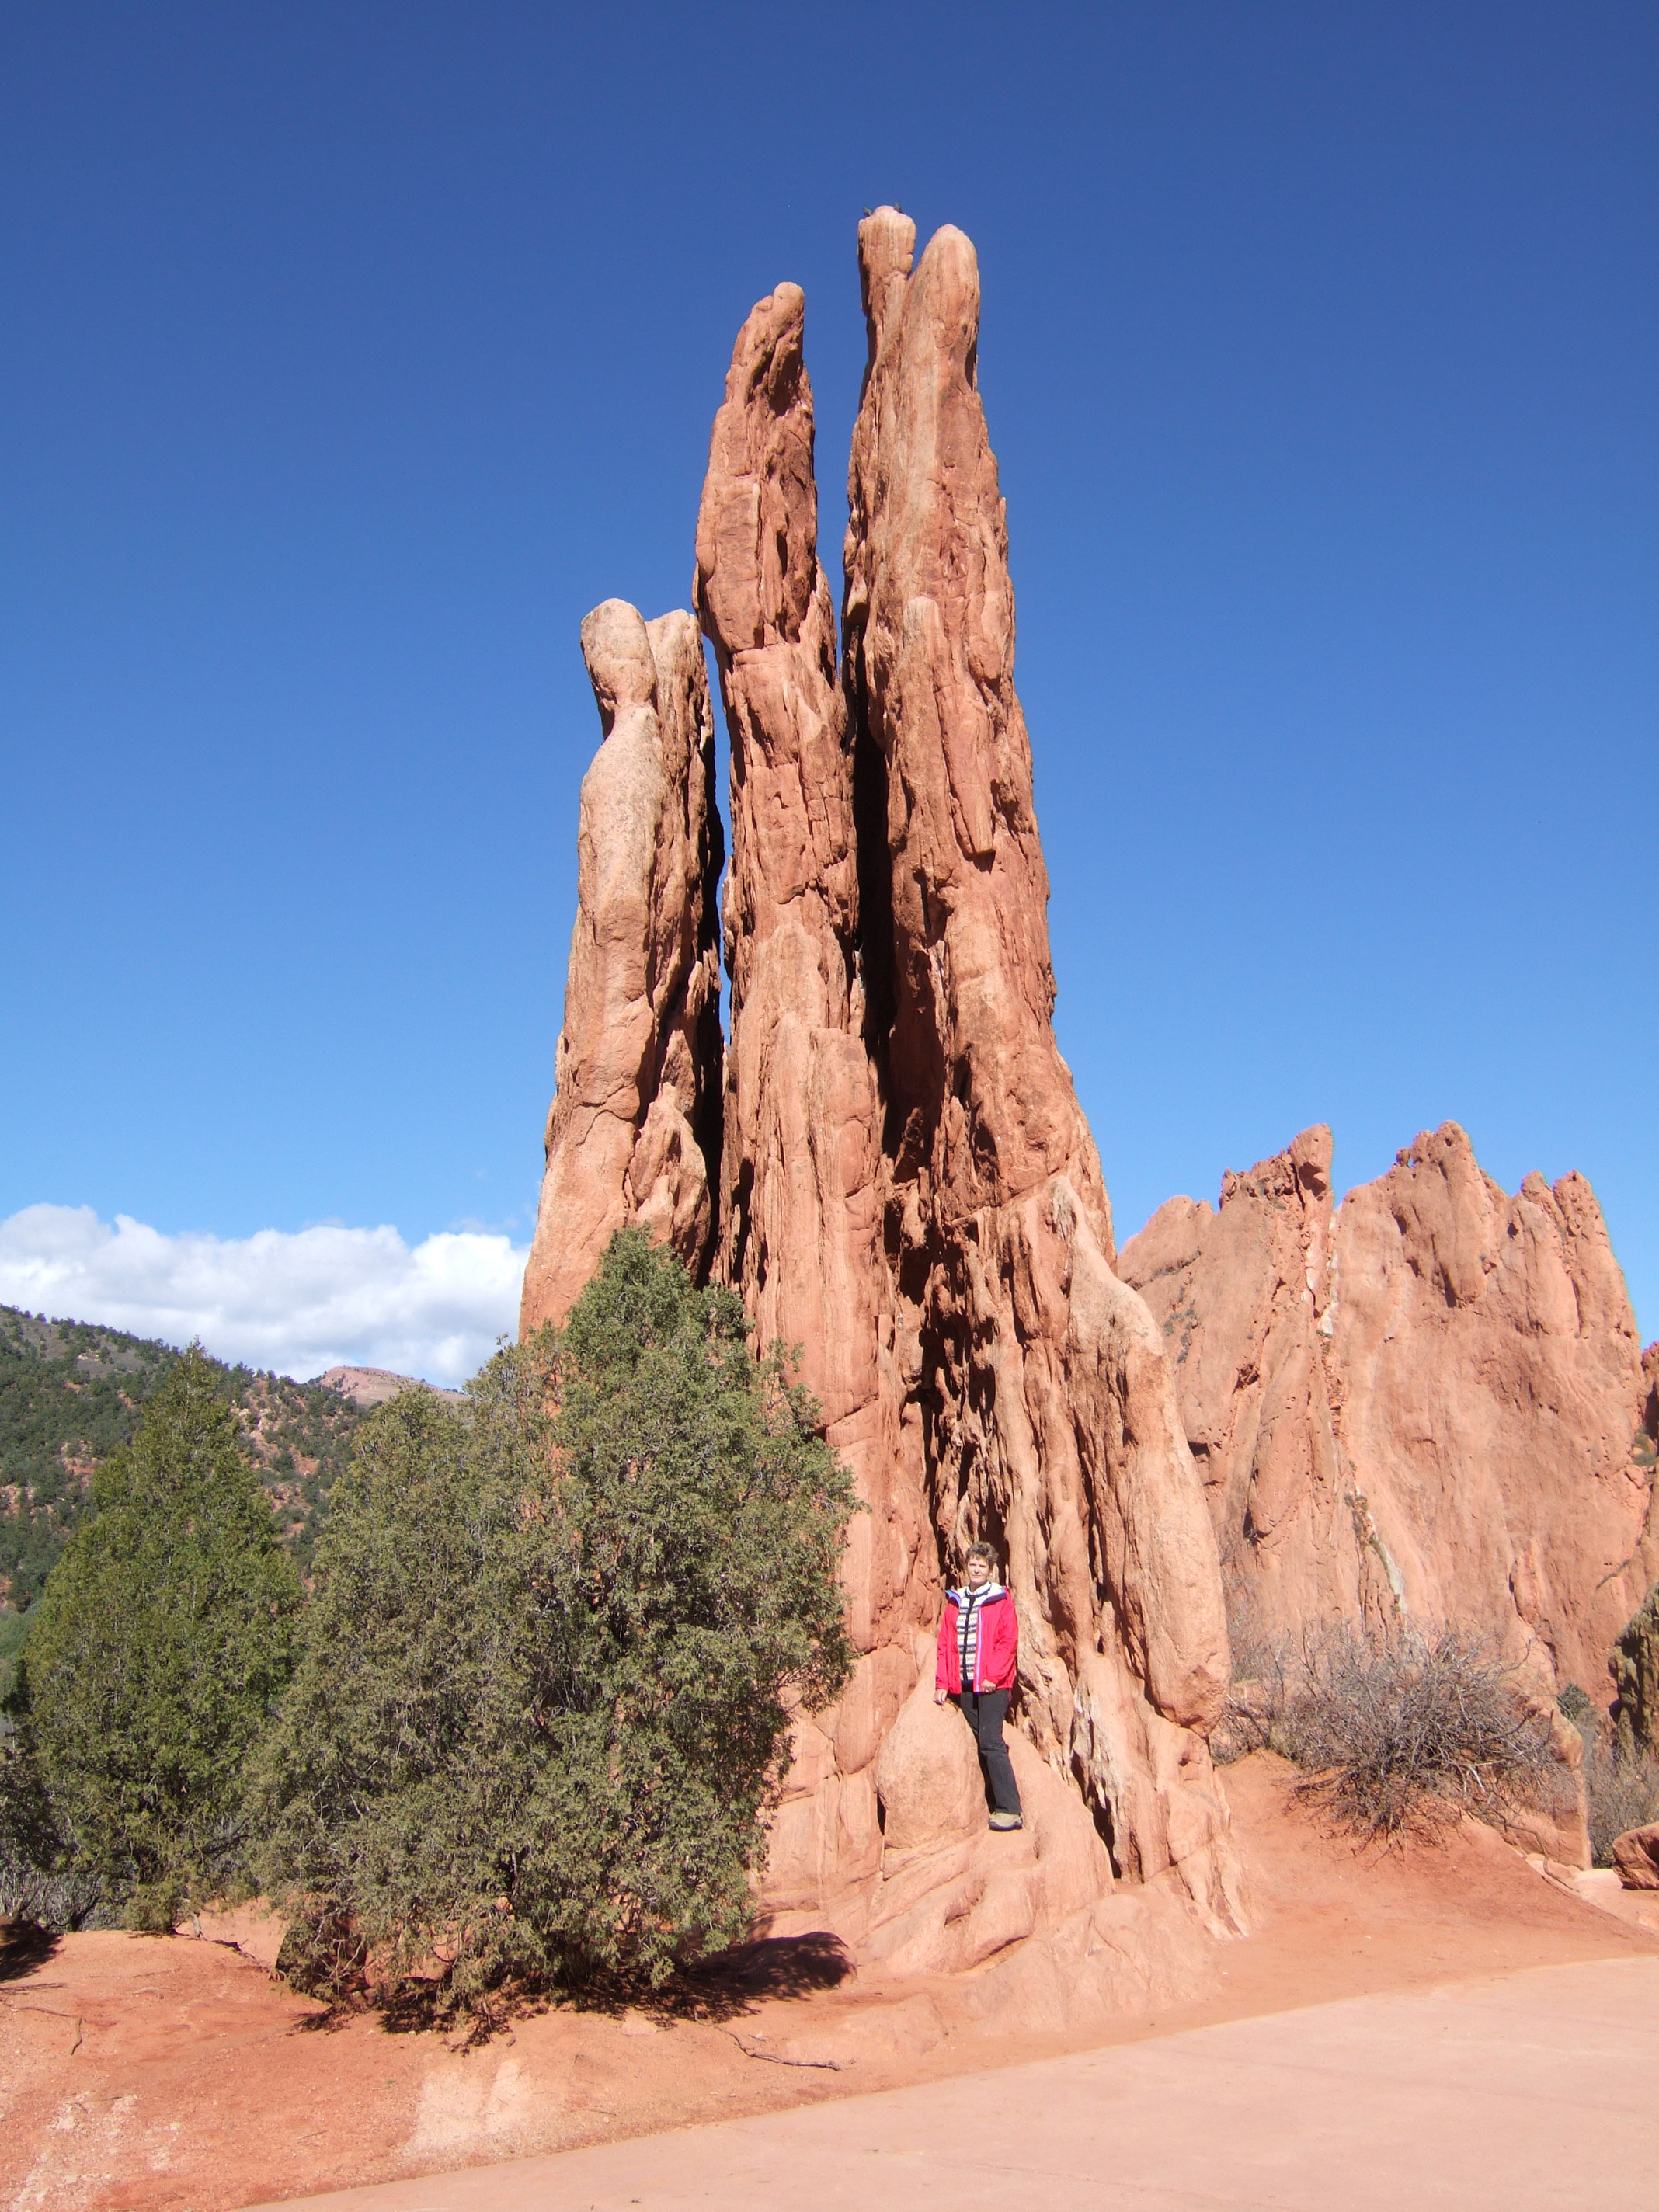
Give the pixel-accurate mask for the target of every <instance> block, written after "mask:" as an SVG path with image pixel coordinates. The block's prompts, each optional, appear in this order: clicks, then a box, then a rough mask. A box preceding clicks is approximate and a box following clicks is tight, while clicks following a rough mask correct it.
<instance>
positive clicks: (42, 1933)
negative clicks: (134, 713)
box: [0, 1920, 62, 1982]
mask: <svg viewBox="0 0 1659 2212" xmlns="http://www.w3.org/2000/svg"><path fill="white" fill-rule="evenodd" d="M61 1940H62V1939H61V1938H60V1937H59V1936H56V1935H54V1934H53V1932H52V1929H50V1928H42V1927H40V1926H39V1925H37V1923H35V1922H34V1921H33V1920H0V1982H15V1981H20V1980H21V1978H22V1977H23V1976H24V1975H25V1974H32V1973H33V1972H34V1970H35V1968H36V1967H37V1966H45V1965H46V1961H47V1960H48V1959H50V1958H51V1957H52V1954H53V1952H54V1951H56V1950H57V1948H58V1943H59V1942H60V1941H61Z"/></svg>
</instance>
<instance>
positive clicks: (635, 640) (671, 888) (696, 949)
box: [519, 599, 722, 1335]
mask: <svg viewBox="0 0 1659 2212" xmlns="http://www.w3.org/2000/svg"><path fill="white" fill-rule="evenodd" d="M581 642H582V658H583V659H584V660H585V661H586V664H587V672H588V676H589V678H590V680H591V681H592V686H593V696H594V699H595V700H596V702H598V705H599V721H600V725H601V728H602V731H603V733H604V734H603V738H602V742H601V744H600V746H599V751H598V753H597V754H596V755H595V756H594V758H593V763H592V766H591V767H590V768H589V769H588V771H587V774H586V775H585V776H584V777H583V779H582V790H581V813H580V826H579V828H578V830H577V838H576V851H577V891H576V921H575V926H574V928H573V929H572V931H571V933H570V964H569V970H568V979H567V981H566V984H565V1000H564V1027H563V1030H562V1032H561V1034H560V1037H559V1042H558V1050H557V1055H556V1069H557V1087H556V1091H555V1095H554V1099H553V1104H552V1108H551V1109H550V1112H549V1115H548V1117H547V1129H546V1135H545V1139H544V1141H545V1146H546V1152H547V1166H546V1171H545V1173H544V1176H543V1179H542V1193H541V1204H540V1207H539V1210H538V1217H537V1222H536V1234H535V1238H534V1241H533V1243H532V1246H531V1251H530V1259H529V1263H528V1265H527V1266H526V1269H525V1279H524V1291H523V1295H522V1298H521V1301H520V1316H519V1327H520V1334H521V1335H526V1334H529V1332H530V1331H531V1330H532V1329H534V1328H538V1327H539V1326H540V1325H541V1324H542V1323H543V1322H549V1321H551V1322H562V1321H563V1319H564V1317H565V1316H566V1315H567V1314H568V1311H569V1310H570V1307H571V1305H572V1304H573V1303H574V1300H575V1298H576V1296H577V1294H578V1292H579V1291H580V1290H581V1288H582V1286H583V1285H584V1284H585V1283H586V1281H587V1280H588V1279H589V1277H590V1276H591V1275H592V1273H594V1271H595V1269H596V1268H597V1267H598V1266H599V1259H600V1256H601V1255H602V1254H603V1253H604V1250H605V1246H606V1245H607V1244H608V1243H610V1241H611V1236H612V1235H613V1234H614V1232H615V1231H617V1230H618V1229H620V1228H623V1227H624V1226H626V1225H629V1224H630V1223H638V1224H640V1225H641V1226H643V1227H644V1228H646V1229H647V1230H648V1231H650V1233H651V1234H652V1235H653V1237H657V1238H658V1239H659V1240H665V1241H667V1242H669V1243H672V1245H673V1247H674V1249H675V1250H676V1251H677V1252H678V1254H679V1255H680V1257H681V1259H682V1260H684V1262H685V1264H686V1266H687V1267H690V1269H691V1270H692V1272H693V1273H695V1274H696V1275H697V1276H698V1277H699V1278H702V1276H704V1275H706V1274H707V1273H708V1267H709V1263H710V1260H711V1257H712V1254H713V1249H714V1235H715V1226H716V1223H715V1194H716V1190H717V1188H718V1173H719V1161H720V1073H721V1045H720V969H719V953H718V950H717V947H716V944H715V917H714V890H715V885H716V884H717V883H718V882H719V879H720V866H721V861H722V852H721V837H720V815H719V812H718V810H717V808H716V805H715V802H714V720H713V715H712V714H711V712H710V708H709V702H708V677H707V675H706V673H705V671H704V668H703V660H702V644H701V641H700V640H699V638H698V635H697V629H696V623H695V622H694V621H693V620H692V618H691V617H690V615H689V614H685V613H684V612H679V611H677V612H675V613H672V614H666V615H662V616H660V617H659V618H658V619H657V620H656V621H655V622H652V623H647V622H645V621H644V620H642V619H641V616H640V614H639V612H638V611H637V610H636V609H635V608H634V607H631V606H629V605H627V604H626V603H625V602H624V601H623V600H621V599H607V600H605V603H604V605H601V606H598V607H595V608H594V610H593V611H592V614H590V615H589V616H588V617H586V620H585V621H584V623H582V629H581Z"/></svg>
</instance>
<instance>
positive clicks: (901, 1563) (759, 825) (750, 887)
mask: <svg viewBox="0 0 1659 2212" xmlns="http://www.w3.org/2000/svg"><path fill="white" fill-rule="evenodd" d="M804 312H805V302H804V301H803V298H802V295H801V292H800V290H799V287H798V286H796V285H793V284H784V285H781V286H780V287H779V288H778V289H777V290H776V291H775V293H773V294H772V295H771V296H770V297H769V299H765V300H763V301H760V302H759V304H758V305H757V307H755V309H754V311H753V312H752V313H751V314H750V316H749V319H748V320H747V321H746V322H745V323H744V326H743V328H742V330H741V331H739V332H738V339H737V343H736V346H735V347H734V349H733V351H732V366H731V370H730V373H729V374H728V375H727V377H726V397H725V400H724V402H723V404H722V405H721V407H720V411H719V413H718V414H717V415H716V416H715V418H714V432H713V435H712V438H711V440H710V445H709V456H708V476H707V478H706V480H705V482H704V484H703V492H702V507H701V509H700V511H699V513H698V517H697V547H696V559H697V568H696V607H697V613H698V617H699V619H700V620H701V622H702V626H703V629H704V630H705V631H706V633H707V635H708V638H709V639H710V641H711V642H712V643H713V645H714V653H715V659H716V662H717V665H718V666H719V670H720V695H721V698H722V700H723V702H724V704H725V708H726V726H727V728H728V730H729V732H730V734H731V742H732V775H731V808H732V864H731V872H730V874H729V876H728V877H727V879H726V894H725V928H726V967H727V970H728V973H729V975H730V979H731V994H732V995H731V1010H732V1011H731V1019H732V1045H731V1050H730V1052H729V1053H728V1054H727V1056H726V1109H725V1153H724V1158H723V1162H722V1167H721V1176H720V1200H721V1205H720V1218H721V1234H720V1255H719V1263H718V1264H719V1266H720V1272H721V1274H722V1276H723V1278H724V1279H725V1280H726V1281H727V1282H728V1283H730V1284H731V1285H732V1288H733V1289H735V1290H737V1291H739V1292H740V1293H741V1295H742V1297H743V1300H744V1305H745V1306H746V1308H747V1309H748V1310H749V1312H750V1314H751V1315H752V1316H754V1318H755V1321H756V1322H757V1337H758V1339H759V1340H760V1341H761V1343H762V1344H763V1345H766V1344H770V1343H773V1342H775V1341H778V1340H781V1341H782V1342H783V1343H784V1344H785V1345H787V1346H795V1347H799V1367H798V1373H799V1379H800V1380H801V1381H802V1382H803V1383H805V1386H806V1388H807V1389H809V1390H811V1393H812V1395H814V1397H816V1398H817V1401H818V1403H819V1406H820V1408H821V1411H822V1414H823V1428H824V1434H825V1436H826V1437H828V1439H829V1442H830V1443H831V1444H833V1445H834V1446H835V1448H836V1450H837V1451H838V1452H839V1453H840V1455H841V1456H842V1460H843V1461H844V1462H845V1463H846V1465H847V1466H848V1468H849V1470H850V1471H851V1473H852V1474H853V1476H854V1480H855V1481H856V1483H857V1485H858V1490H859V1495H860V1500H861V1502H862V1504H863V1506H864V1508H865V1510H863V1511H862V1512H860V1514H858V1515H857V1516H855V1517H854V1522H853V1526H852V1529H851V1532H850V1539H849V1550H848V1559H847V1562H846V1569H845V1573H844V1583H845V1587H846V1590H847V1595H848V1626H849V1630H850V1632H851V1635H852V1638H853V1642H854V1646H855V1648H856V1649H857V1650H859V1652H860V1654H861V1655H863V1656H861V1658H860V1664H859V1668H858V1671H857V1674H856V1675H855V1678H854V1686H853V1688H852V1690H851V1691H850V1692H849V1693H848V1696H847V1697H846V1698H844V1699H843V1700H842V1705H841V1708H840V1710H839V1711H838V1713H837V1714H836V1716H835V1717H834V1718H833V1719H831V1720H829V1721H827V1722H826V1728H827V1729H828V1733H826V1732H825V1730H824V1729H817V1728H815V1727H813V1726H812V1724H811V1723H806V1722H803V1723H801V1726H800V1729H799V1731H798V1741H797V1744H796V1757H795V1761H794V1765H793V1772H792V1778H791V1781H790V1784H788V1785H787V1794H786V1796H785V1800H784V1802H783V1804H782V1806H781V1808H780V1812H779V1815H778V1818H777V1820H776V1821H775V1826H774V1832H773V1841H772V1850H771V1855H770V1868H771V1872H770V1881H769V1898H770V1900H771V1902H772V1904H773V1905H774V1906H775V1907H779V1906H782V1907H787V1906H790V1905H799V1906H800V1907H801V1908H802V1909H803V1910H809V1909H810V1908H811V1905H813V1904H814V1903H815V1902H816V1901H817V1899H818V1898H819V1896H820V1895H821V1893H822V1892H823V1886H824V1883H825V1882H826V1881H828V1882H829V1884H830V1886H831V1887H839V1888H840V1889H841V1890H842V1892H843V1893H845V1892H846V1891H848V1890H849V1889H856V1888H858V1887H860V1886H863V1887H871V1886H872V1885H873V1883H874V1881H875V1878H876V1875H877V1871H878V1866H879V1861H880V1856H881V1834H880V1829H879V1825H878V1807H877V1799H876V1788H875V1776H874V1758H875V1753H876V1749H877V1747H878V1743H879V1741H880V1740H881V1736H882V1734H883V1733H884V1728H885V1726H886V1724H887V1723H890V1721H891V1719H892V1718H893V1717H894V1715H895V1713H896V1711H897V1708H898V1703H899V1700H900V1699H901V1698H902V1696H903V1695H904V1694H905V1693H906V1692H908V1690H909V1688H910V1686H911V1684H912V1682H913V1680H914V1679H915V1662H914V1659H913V1657H912V1656H911V1653H910V1650H909V1644H908V1633H907V1632H908V1631H909V1630H913V1629H914V1628H915V1626H918V1625H920V1623H921V1620H922V1619H923V1618H924V1617H925V1615H926V1614H927V1613H929V1612H931V1609H932V1607H933V1597H934V1592H935V1589H936V1586H937V1565H936V1561H935V1557H934V1547H933V1541H932V1536H931V1532H930V1531H929V1530H928V1528H927V1516H926V1514H925V1512H924V1511H923V1510H922V1505H921V1498H920V1496H919V1495H918V1494H916V1493H915V1492H914V1491H913V1490H912V1489H910V1488H908V1487H906V1486H903V1485H902V1483H899V1482H897V1481H896V1475H897V1473H898V1468H899V1453H898V1448H897V1435H896V1408H897V1395H896V1390H895V1389H894V1387H893V1384H892V1379H891V1340H892V1326H891V1320H890V1296H889V1291H888V1285H887V1277H886V1267H885V1261H884V1256H883V1253H882V1249H881V1235H882V1220H883V1194H884V1170H883V1162H882V1158H881V1108H880V1102H879V1100H878V1096H877V1089H876V1071H875V1067H874V1065H873V1063H872V1060H871V1057H870V1054H869V1053H868V1050H867V1048H866V1044H865V1041H864V1036H863V1028H864V999H863V991H862V987H861V985H860V980H859V975H858V966H857V959H856V953H855V946H856V941H857V931H858V880H857V871H856V856H855V853H854V781H853V757H852V750H851V747H850V744H849V743H848V725H847V714H846V706H845V702H844V700H843V698H842V693H841V690H840V688H839V685H838V684H837V681H836V619H835V610H834V605H833V602H832V600H831V598H830V594H829V583H828V580H826V578H825V576H824V574H823V570H822V568H820V567H819V566H818V558H817V485H816V483H815V482H814V478H813V473H812V438H813V420H812V387H811V382H810V380H808V377H807V374H806V369H805V363H804V362H803V359H802V351H801V346H802V325H803V317H804ZM895 1639H897V1643H898V1645H899V1647H900V1648H898V1649H895Z"/></svg>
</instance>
